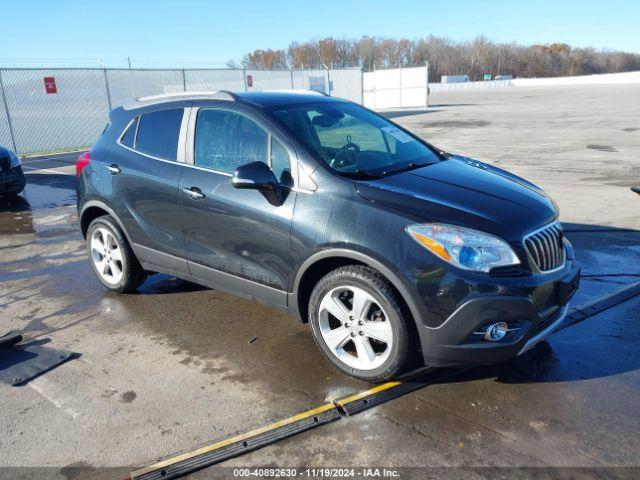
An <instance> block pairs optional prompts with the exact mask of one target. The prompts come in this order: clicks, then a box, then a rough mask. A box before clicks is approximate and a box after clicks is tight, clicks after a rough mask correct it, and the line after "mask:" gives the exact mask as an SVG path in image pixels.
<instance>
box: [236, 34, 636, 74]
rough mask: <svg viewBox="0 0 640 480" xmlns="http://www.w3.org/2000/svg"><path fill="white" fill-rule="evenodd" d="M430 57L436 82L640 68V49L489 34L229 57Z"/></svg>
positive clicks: (337, 43)
mask: <svg viewBox="0 0 640 480" xmlns="http://www.w3.org/2000/svg"><path fill="white" fill-rule="evenodd" d="M425 62H429V78H430V81H432V82H434V81H435V82H438V81H440V77H441V76H442V75H469V77H470V79H471V80H482V78H483V76H484V75H485V74H491V75H499V74H502V75H513V76H514V77H558V76H567V75H569V76H571V75H587V74H592V73H615V72H628V71H633V70H640V55H639V54H634V53H627V52H620V51H612V50H596V49H594V48H573V47H571V46H570V45H567V44H566V43H553V44H549V45H529V46H525V45H520V44H518V43H498V42H494V41H492V40H490V39H488V38H487V37H486V36H484V35H479V36H478V37H476V38H475V39H473V40H469V41H456V40H451V39H449V38H442V37H436V36H428V37H426V38H422V39H417V40H409V39H406V38H402V39H393V38H379V37H369V36H363V37H362V38H360V39H359V40H345V39H336V38H333V37H327V38H322V39H319V40H311V41H308V42H302V43H300V42H291V44H289V47H288V48H287V49H286V50H285V49H277V50H271V49H268V50H254V51H253V52H251V53H247V54H246V55H244V57H243V58H242V61H241V62H240V63H239V64H238V63H237V62H235V61H229V63H228V64H227V66H229V67H230V68H238V67H242V68H256V69H289V68H293V69H312V68H327V67H328V68H349V67H359V68H363V69H364V70H365V71H371V70H374V69H376V68H377V69H382V68H397V67H413V66H422V65H424V64H425Z"/></svg>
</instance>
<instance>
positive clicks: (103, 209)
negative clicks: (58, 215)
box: [79, 200, 131, 245]
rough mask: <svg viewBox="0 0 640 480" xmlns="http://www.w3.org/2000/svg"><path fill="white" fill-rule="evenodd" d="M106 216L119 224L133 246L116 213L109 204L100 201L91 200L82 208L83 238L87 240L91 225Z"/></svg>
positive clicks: (81, 224)
mask: <svg viewBox="0 0 640 480" xmlns="http://www.w3.org/2000/svg"><path fill="white" fill-rule="evenodd" d="M105 215H109V216H110V217H111V218H113V220H114V221H115V222H116V223H117V224H118V226H119V227H120V229H121V230H122V232H123V233H124V236H125V237H126V239H127V241H128V242H129V244H130V245H131V238H130V237H129V234H128V233H127V229H126V228H124V225H123V223H122V221H121V220H120V219H119V218H118V216H117V215H116V213H115V212H114V211H113V209H112V208H111V207H109V206H108V205H107V204H105V203H103V202H100V201H98V200H90V201H88V202H87V203H85V204H84V205H83V206H82V209H81V210H80V215H79V221H80V229H81V230H82V237H83V238H87V230H88V229H89V225H91V222H93V221H94V220H95V219H96V218H98V217H103V216H105Z"/></svg>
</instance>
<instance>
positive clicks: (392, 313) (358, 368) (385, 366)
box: [309, 265, 410, 382]
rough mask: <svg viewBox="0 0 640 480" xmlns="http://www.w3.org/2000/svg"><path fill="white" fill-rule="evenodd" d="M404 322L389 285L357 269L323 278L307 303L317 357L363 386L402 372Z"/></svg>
mask: <svg viewBox="0 0 640 480" xmlns="http://www.w3.org/2000/svg"><path fill="white" fill-rule="evenodd" d="M408 321H410V318H408V317H407V315H405V313H404V312H403V308H402V303H401V301H400V299H399V297H398V294H397V293H396V292H395V290H394V288H393V287H392V285H391V284H390V283H389V281H388V280H387V279H386V278H385V277H384V276H383V275H381V274H380V273H379V272H377V271H376V270H373V269H371V268H369V267H365V266H362V265H349V266H346V267H341V268H338V269H336V270H334V271H332V272H330V273H328V274H327V275H326V276H324V277H323V278H322V279H321V280H320V281H319V282H318V283H317V285H316V286H315V287H314V289H313V292H312V293H311V298H310V299H309V322H310V323H311V329H312V332H313V338H314V340H315V342H316V344H317V345H318V347H319V348H320V350H321V351H322V353H323V354H324V355H325V356H326V357H327V358H328V359H329V360H330V361H331V362H332V363H333V364H334V365H335V366H336V367H338V368H339V369H340V370H342V371H343V372H345V373H347V374H348V375H351V376H352V377H355V378H358V379H360V380H365V381H368V382H382V381H387V380H389V379H391V378H393V377H395V376H397V375H398V374H399V373H401V372H402V370H403V369H404V368H405V366H406V364H407V361H408V359H409V344H410V342H409V336H408V328H407V322H408Z"/></svg>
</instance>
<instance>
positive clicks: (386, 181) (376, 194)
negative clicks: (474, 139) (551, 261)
mask: <svg viewBox="0 0 640 480" xmlns="http://www.w3.org/2000/svg"><path fill="white" fill-rule="evenodd" d="M356 188H357V190H358V193H359V194H360V196H362V197H363V198H365V199H367V200H369V201H372V202H376V203H379V204H383V205H387V206H389V207H392V208H395V209H398V210H402V211H404V212H407V213H409V214H411V215H414V216H416V217H419V218H421V219H423V220H425V221H428V222H441V223H449V224H454V225H460V226H465V227H469V228H474V229H477V230H481V231H484V232H488V233H492V234H494V235H498V236H500V237H501V238H504V239H506V240H508V241H518V240H520V239H522V238H523V236H524V235H525V234H527V233H529V232H531V231H532V230H535V229H536V228H539V227H541V226H543V225H545V224H547V223H550V222H552V221H553V220H554V219H555V218H556V217H557V215H558V212H557V207H556V205H555V203H554V202H553V200H551V198H549V197H548V196H547V195H546V194H545V193H544V192H543V191H542V189H540V188H539V187H537V186H535V185H534V184H532V183H530V182H527V181H526V180H524V179H522V178H520V177H518V176H516V175H513V174H511V173H509V172H507V171H505V170H502V169H499V168H496V167H492V166H490V165H487V164H485V163H482V162H478V161H476V160H471V159H469V158H466V157H461V156H456V155H452V156H451V158H450V159H449V160H446V161H442V162H440V163H436V164H433V165H429V166H426V167H422V168H419V169H416V170H411V171H407V172H403V173H398V174H395V175H390V176H389V177H386V178H382V179H376V180H371V181H366V182H357V187H356Z"/></svg>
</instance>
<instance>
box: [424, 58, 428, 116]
mask: <svg viewBox="0 0 640 480" xmlns="http://www.w3.org/2000/svg"><path fill="white" fill-rule="evenodd" d="M424 87H425V88H424V97H425V98H424V106H425V107H428V106H429V62H424Z"/></svg>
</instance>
